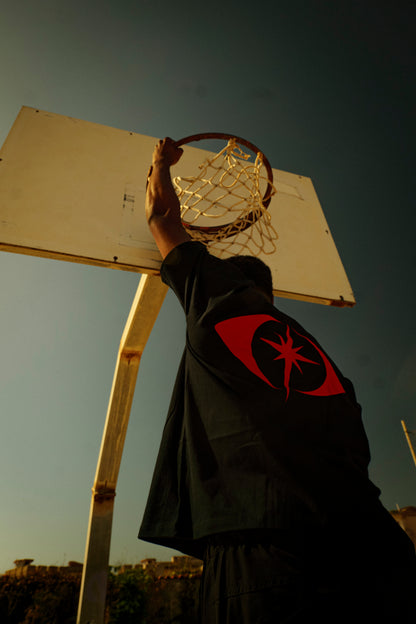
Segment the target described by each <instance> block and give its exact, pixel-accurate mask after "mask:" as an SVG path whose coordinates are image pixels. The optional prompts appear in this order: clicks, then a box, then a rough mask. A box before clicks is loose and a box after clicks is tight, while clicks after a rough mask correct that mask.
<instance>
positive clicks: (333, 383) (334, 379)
mask: <svg viewBox="0 0 416 624" xmlns="http://www.w3.org/2000/svg"><path fill="white" fill-rule="evenodd" d="M294 331H295V332H296V333H297V334H298V336H301V337H302V338H305V340H307V341H308V342H310V343H311V345H312V346H313V347H315V349H316V350H317V351H318V353H319V355H320V356H321V358H322V361H323V363H324V365H325V370H326V377H325V381H324V383H323V384H322V385H321V386H319V388H317V389H316V390H310V391H308V392H306V391H303V390H297V392H300V393H301V394H310V395H312V396H330V395H332V394H345V389H344V387H343V385H342V384H341V382H340V380H339V379H338V376H337V374H336V372H335V371H334V368H333V366H332V364H331V362H330V361H329V360H328V358H327V356H326V355H325V353H324V352H323V351H322V350H321V349H320V348H319V347H318V345H316V344H315V343H314V342H312V340H310V339H309V338H307V337H306V336H303V335H302V334H299V332H297V331H296V330H294Z"/></svg>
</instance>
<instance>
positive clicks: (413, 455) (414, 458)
mask: <svg viewBox="0 0 416 624" xmlns="http://www.w3.org/2000/svg"><path fill="white" fill-rule="evenodd" d="M401 423H402V427H403V431H404V435H405V436H406V440H407V443H408V445H409V449H410V453H411V455H412V457H413V461H414V462H415V466H416V454H415V449H414V448H413V444H412V441H411V439H410V436H409V432H408V430H407V429H406V424H405V422H404V420H402V421H401Z"/></svg>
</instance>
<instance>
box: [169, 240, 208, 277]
mask: <svg viewBox="0 0 416 624" xmlns="http://www.w3.org/2000/svg"><path fill="white" fill-rule="evenodd" d="M200 255H208V251H207V249H206V247H205V245H203V244H202V243H200V242H199V241H195V240H190V241H185V242H184V243H180V244H179V245H177V246H176V247H174V248H173V249H172V250H171V251H170V252H169V253H168V255H167V256H166V258H165V259H164V260H163V262H162V270H164V269H165V268H169V267H171V266H178V265H179V264H182V263H184V262H186V261H188V260H191V259H192V260H195V258H197V257H199V256H200Z"/></svg>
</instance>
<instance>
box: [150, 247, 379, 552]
mask: <svg viewBox="0 0 416 624" xmlns="http://www.w3.org/2000/svg"><path fill="white" fill-rule="evenodd" d="M161 275H162V279H163V281H164V282H166V283H167V284H168V285H169V286H170V287H171V288H172V289H173V290H174V292H175V293H176V295H177V297H178V299H179V301H180V302H181V304H182V306H183V308H184V311H185V314H186V322H187V336H186V347H185V351H184V354H183V357H182V361H181V364H180V367H179V371H178V376H177V379H176V383H175V387H174V391H173V395H172V400H171V404H170V408H169V413H168V418H167V421H166V425H165V428H164V432H163V437H162V442H161V447H160V451H159V455H158V459H157V463H156V467H155V471H154V476H153V481H152V485H151V489H150V494H149V498H148V502H147V507H146V510H145V514H144V518H143V521H142V525H141V528H140V533H139V537H140V538H141V539H144V540H147V541H151V542H154V543H158V544H163V545H167V546H170V547H172V548H175V549H178V550H181V551H183V552H186V553H189V554H194V555H196V556H198V555H199V554H200V552H201V551H200V544H201V541H202V542H203V539H204V538H205V537H207V536H209V535H213V534H218V533H222V532H228V531H245V530H253V529H256V530H258V529H273V530H274V529H295V530H296V528H297V527H299V528H302V527H305V526H307V527H309V526H324V525H325V523H326V522H327V521H328V517H329V516H332V515H333V514H334V513H335V514H337V513H342V512H343V511H344V510H351V508H354V509H355V510H356V512H359V510H360V509H365V507H367V506H369V505H371V503H372V502H375V501H377V500H378V496H379V490H378V489H377V488H376V487H375V486H374V485H373V484H372V483H371V482H370V481H369V479H368V471H367V468H368V463H369V459H370V454H369V448H368V442H367V437H366V435H365V432H364V428H363V425H362V421H361V409H360V406H359V405H358V403H357V401H356V398H355V393H354V389H353V386H352V384H351V382H350V381H349V380H347V379H346V378H344V377H343V376H342V374H341V373H340V371H339V370H338V368H337V367H336V365H335V364H334V362H332V360H331V359H330V358H329V356H328V355H327V354H326V353H325V352H324V350H323V349H322V347H321V346H320V345H319V344H318V343H317V342H316V340H315V339H314V338H313V337H312V336H311V335H310V334H309V333H308V332H307V331H306V330H305V329H304V328H303V327H301V326H300V325H299V323H297V322H296V321H295V320H293V319H291V318H290V317H288V316H287V315H285V314H283V313H282V312H280V311H279V310H277V309H276V308H275V307H274V306H273V305H272V304H271V303H269V302H268V300H267V298H266V297H265V296H264V295H262V294H261V293H260V292H259V291H258V290H257V289H256V288H255V285H254V283H253V282H251V281H250V280H248V279H247V278H246V277H244V275H243V274H242V273H241V272H240V270H239V269H238V268H236V267H235V266H233V265H231V264H229V263H225V262H224V261H222V260H220V259H218V258H215V257H213V256H211V255H210V254H208V252H207V251H206V249H205V247H204V246H203V245H201V244H200V243H197V242H187V243H183V244H182V245H179V246H178V247H176V248H175V249H174V250H172V251H171V252H170V254H169V255H168V256H167V258H166V259H165V261H164V263H163V265H162V271H161Z"/></svg>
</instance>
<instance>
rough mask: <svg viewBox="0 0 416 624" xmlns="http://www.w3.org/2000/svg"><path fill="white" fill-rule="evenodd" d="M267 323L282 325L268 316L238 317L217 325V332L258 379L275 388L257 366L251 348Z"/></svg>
mask: <svg viewBox="0 0 416 624" xmlns="http://www.w3.org/2000/svg"><path fill="white" fill-rule="evenodd" d="M267 321H274V322H275V323H280V321H278V320H277V319H275V318H273V316H269V315H268V314H251V315H250V316H236V317H235V318H231V319H227V320H226V321H221V322H220V323H217V324H216V325H215V330H216V332H217V334H218V335H219V336H220V338H221V340H222V341H223V342H224V343H225V345H226V346H227V347H228V348H229V350H230V351H231V353H232V354H233V355H235V356H236V357H237V358H238V359H239V360H240V361H241V362H243V364H245V366H247V368H248V369H249V370H250V371H251V372H252V373H254V374H255V375H257V377H260V379H262V380H263V381H265V382H266V383H267V384H269V386H271V387H272V388H275V386H273V384H271V383H270V381H269V380H268V379H267V377H266V376H265V375H263V373H262V372H261V370H260V368H259V367H258V366H257V362H256V360H255V359H254V356H253V351H252V348H251V345H252V342H253V336H254V334H255V332H256V329H258V328H259V327H260V325H263V323H266V322H267Z"/></svg>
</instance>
